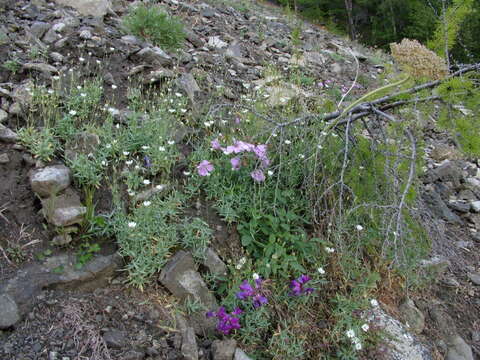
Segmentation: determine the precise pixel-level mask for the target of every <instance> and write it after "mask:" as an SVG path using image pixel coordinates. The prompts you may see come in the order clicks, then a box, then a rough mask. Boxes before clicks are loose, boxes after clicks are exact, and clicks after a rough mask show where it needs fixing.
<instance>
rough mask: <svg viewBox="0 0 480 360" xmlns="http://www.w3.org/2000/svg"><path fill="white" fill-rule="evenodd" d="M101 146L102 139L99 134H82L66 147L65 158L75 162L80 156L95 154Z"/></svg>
mask: <svg viewBox="0 0 480 360" xmlns="http://www.w3.org/2000/svg"><path fill="white" fill-rule="evenodd" d="M99 145H100V138H99V137H98V135H97V134H92V133H88V132H85V131H84V132H82V133H80V134H78V135H77V136H76V137H75V139H74V140H73V141H71V142H69V143H68V144H67V145H66V146H65V157H66V158H67V159H68V160H70V161H73V160H75V159H76V158H77V156H78V154H84V155H89V154H93V153H95V151H96V150H97V148H98V146H99Z"/></svg>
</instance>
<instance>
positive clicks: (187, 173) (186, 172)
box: [183, 171, 191, 176]
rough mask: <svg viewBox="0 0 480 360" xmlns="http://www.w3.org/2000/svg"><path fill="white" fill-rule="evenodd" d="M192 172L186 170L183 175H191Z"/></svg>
mask: <svg viewBox="0 0 480 360" xmlns="http://www.w3.org/2000/svg"><path fill="white" fill-rule="evenodd" d="M190 174H191V172H190V171H184V172H183V175H185V176H190Z"/></svg>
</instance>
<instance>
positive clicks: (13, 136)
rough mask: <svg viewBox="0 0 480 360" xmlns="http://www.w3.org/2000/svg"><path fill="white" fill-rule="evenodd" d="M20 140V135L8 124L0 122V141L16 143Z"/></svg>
mask: <svg viewBox="0 0 480 360" xmlns="http://www.w3.org/2000/svg"><path fill="white" fill-rule="evenodd" d="M17 140H18V135H17V133H16V132H13V131H12V130H10V129H9V128H7V127H6V126H4V125H2V124H0V141H1V142H5V143H14V142H16V141H17Z"/></svg>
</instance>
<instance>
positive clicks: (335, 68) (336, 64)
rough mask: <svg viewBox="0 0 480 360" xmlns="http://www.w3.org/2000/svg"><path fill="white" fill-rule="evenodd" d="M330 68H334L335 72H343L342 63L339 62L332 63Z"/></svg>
mask: <svg viewBox="0 0 480 360" xmlns="http://www.w3.org/2000/svg"><path fill="white" fill-rule="evenodd" d="M330 69H331V70H332V72H334V73H335V74H341V73H342V72H343V68H342V65H340V64H338V63H333V64H332V65H330Z"/></svg>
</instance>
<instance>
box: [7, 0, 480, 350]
mask: <svg viewBox="0 0 480 360" xmlns="http://www.w3.org/2000/svg"><path fill="white" fill-rule="evenodd" d="M158 3H159V4H160V5H161V6H162V9H164V10H165V11H167V12H168V13H169V14H171V15H172V16H175V17H177V18H178V19H179V21H181V22H182V23H183V24H184V38H185V40H184V41H182V42H181V44H180V46H179V49H177V50H171V49H167V48H166V47H165V46H164V47H162V46H160V45H159V44H156V43H154V41H153V40H152V38H151V37H148V36H146V37H143V38H142V36H141V35H142V34H136V35H134V34H133V33H132V31H130V30H129V29H128V28H127V27H126V25H125V20H124V19H125V17H126V16H128V14H131V13H132V9H133V8H135V6H138V5H140V2H135V3H133V2H129V1H114V2H109V1H107V0H88V1H87V0H77V1H70V0H55V1H53V2H48V1H44V0H32V1H21V0H20V1H13V0H0V50H1V51H0V64H1V66H0V358H2V359H49V360H53V359H62V360H66V359H87V358H88V359H124V360H127V359H189V360H197V359H205V360H207V359H212V360H223V359H225V360H227V359H228V360H231V359H235V360H248V359H292V358H294V357H295V358H299V359H323V358H325V359H330V358H339V359H347V358H348V359H350V358H360V359H405V360H407V359H408V360H410V359H412V360H413V359H442V358H446V359H449V360H464V359H465V360H470V359H475V358H480V317H479V314H480V302H479V293H480V292H479V286H480V272H479V267H478V266H479V260H480V259H479V255H478V247H479V244H480V171H479V166H480V163H479V162H478V159H472V158H471V157H470V158H469V157H467V156H465V155H463V154H462V153H461V152H460V151H459V150H458V149H457V145H458V144H456V143H455V141H454V140H453V139H452V137H451V136H450V135H448V134H447V133H446V132H445V131H442V130H439V128H438V126H437V116H438V112H440V110H439V107H437V105H435V107H433V105H432V109H431V110H432V112H431V116H427V115H426V113H425V112H422V111H421V110H422V109H421V108H420V107H419V108H418V109H417V107H416V104H415V108H414V109H413V110H412V109H411V108H410V109H407V110H405V113H404V115H402V111H403V109H402V110H400V111H399V112H398V113H395V116H399V117H402V116H404V118H405V119H408V120H409V121H413V122H414V124H415V125H414V126H411V127H408V128H406V131H405V129H400V130H399V129H398V128H394V127H392V128H390V127H389V126H390V125H388V124H387V123H392V121H386V120H385V118H384V119H383V120H379V117H381V116H382V114H383V113H382V111H384V110H383V109H382V110H378V109H377V112H379V113H377V114H376V115H375V116H374V115H371V116H369V117H367V118H365V119H363V120H362V121H358V122H355V124H353V121H354V120H352V117H350V120H348V117H347V118H345V119H346V120H342V121H343V123H334V121H333V120H332V121H330V122H329V121H323V120H321V119H320V120H319V119H318V116H320V115H324V114H334V113H335V111H337V110H339V109H340V112H339V113H338V114H337V115H336V117H338V116H339V115H340V116H342V115H343V113H342V112H341V109H345V108H346V107H348V106H350V105H351V106H353V105H355V104H356V103H355V101H356V100H357V99H359V98H360V99H362V98H361V97H362V96H363V95H365V94H367V93H368V92H370V91H372V90H373V89H376V88H378V87H382V86H383V87H385V88H386V89H388V87H389V86H391V85H390V84H393V83H395V82H396V81H398V72H397V70H396V68H395V66H394V65H393V62H392V60H391V59H390V58H389V57H388V56H387V55H385V54H382V53H380V52H375V51H373V50H371V49H366V48H362V47H361V46H359V45H358V44H352V43H349V42H347V41H346V40H345V39H343V38H341V37H338V36H335V35H333V34H331V33H329V32H328V31H326V30H325V29H323V28H321V27H318V26H315V25H312V24H309V23H306V22H303V21H302V20H300V19H297V18H295V17H294V16H293V15H292V14H285V13H284V12H283V11H282V10H281V9H280V8H277V7H273V6H271V5H268V4H262V3H258V2H250V1H234V0H231V1H227V0H225V1H212V2H200V1H193V0H192V1H189V0H169V1H158ZM172 29H173V27H172ZM172 32H173V30H172ZM144 35H145V34H144ZM392 86H393V85H392ZM369 101H373V99H372V100H369ZM457 110H458V111H461V112H466V113H467V114H466V115H465V116H470V115H469V114H468V109H465V108H463V107H459V109H457ZM429 111H430V110H429ZM407 113H408V114H407ZM379 114H380V115H379ZM334 118H335V117H333V116H332V117H331V118H329V119H330V120H331V119H334ZM386 118H387V120H388V117H386ZM340 119H341V118H340ZM412 119H413V120H412ZM406 121H407V120H405V122H406ZM360 122H362V124H360V125H358V126H357V123H360ZM340 125H341V126H340ZM419 128H421V131H420V130H418V129H419ZM395 131H399V132H395ZM412 133H414V135H415V136H419V134H421V135H420V136H419V138H418V139H416V140H414V141H410V140H411V139H412V138H413V136H410V135H411V134H412ZM399 134H400V135H399ZM404 134H407V135H405V136H406V139H407V140H408V141H406V142H401V140H400V137H403V136H404ZM379 139H380V140H379ZM396 141H398V143H396ZM292 143H293V144H292ZM392 144H399V145H398V148H393V149H394V150H392V148H391V147H390V146H391V145H392ZM405 144H407V145H405ZM408 144H410V145H408ZM290 145H292V146H291V147H289V146H290ZM382 146H385V147H382ZM286 147H287V150H285V148H286ZM349 147H350V148H349ZM352 147H353V149H354V150H353V151H351V149H352ZM412 149H413V150H412ZM374 150H378V154H379V155H378V156H377V155H372V154H376V153H375V151H374ZM349 151H351V152H349ZM392 152H395V154H394V155H391V153H392ZM232 154H234V155H238V156H235V157H232V158H230V159H228V158H226V157H225V156H231V155H232ZM351 154H355V155H351ZM347 155H348V156H347ZM382 156H385V158H383V157H382ZM385 159H390V160H392V159H393V160H392V161H391V162H390V160H385ZM405 159H406V160H405ZM407 160H408V161H409V162H405V163H404V161H407ZM410 160H411V161H410ZM412 164H417V165H419V168H421V169H419V168H415V165H412ZM384 165H385V169H386V170H385V172H384V171H383V166H384ZM222 166H223V170H222ZM409 166H410V168H409ZM350 167H351V168H354V167H355V169H356V170H355V171H356V172H352V173H350V172H348V170H347V168H350ZM422 167H423V168H422ZM247 169H248V170H247ZM405 169H407V170H410V172H409V171H405ZM227 170H228V171H227ZM251 170H252V171H251ZM387 170H388V171H387ZM420 170H421V171H420ZM221 171H223V172H221ZM250 171H251V172H250ZM377 171H378V172H377ZM390 171H391V172H390ZM409 173H410V176H409ZM417 173H418V174H419V175H418V178H415V179H412V176H413V175H412V174H417ZM217 174H219V175H217ZM231 174H234V175H231ZM277 174H278V177H277ZM319 174H320V175H319ZM383 174H387V175H388V176H386V178H385V179H384V178H383ZM242 176H243V178H242ZM364 180H365V181H364ZM356 181H357V182H356ZM382 181H383V182H382ZM337 184H340V186H339V187H338V189H339V190H338V193H337V192H336V191H337V190H336V187H337ZM405 184H406V185H405ZM262 186H263V187H262ZM388 186H392V187H388ZM410 187H411V188H412V189H413V188H414V189H415V191H413V190H412V192H411V193H410V192H409V191H410V190H409V189H410ZM332 189H333V190H332ZM392 189H393V190H392ZM381 191H385V192H384V193H381ZM369 192H370V193H369ZM362 193H363V196H364V197H363V198H362ZM402 193H403V194H404V195H403V196H402ZM320 194H323V195H321V196H320ZM336 196H338V198H336ZM376 196H378V198H377V197H376ZM410 197H411V198H412V199H411V201H412V202H409V201H410ZM339 199H340V200H339ZM357 199H360V202H361V204H362V205H361V206H358V203H356V201H357ZM362 199H365V200H362ZM370 199H372V201H377V199H378V201H377V202H376V203H375V204H374V206H372V207H371V208H372V209H382V211H384V212H383V213H381V215H380V218H381V219H383V220H382V221H380V220H378V219H377V218H376V216H378V214H377V213H375V211H374V210H372V211H371V212H366V213H361V214H357V213H355V212H356V211H357V209H358V208H360V207H363V206H364V205H365V204H367V203H368V201H369V200H370ZM384 200H385V201H386V202H388V201H390V200H391V201H392V202H393V203H394V206H393V205H391V204H390V203H383V202H382V201H384ZM252 204H253V205H252ZM364 207H366V208H368V207H369V206H366V205H365V206H364ZM247 209H248V210H247ZM407 210H408V214H407V212H406V211H407ZM269 211H272V212H271V213H269ZM349 214H354V215H352V218H349V216H350V215H349ZM344 218H345V219H346V220H345V222H343V219H344ZM387 218H388V219H390V218H391V219H395V224H394V220H390V223H388V221H387V220H386V219H387ZM338 219H342V222H340V220H338ZM372 224H375V226H374V225H372ZM412 224H414V225H412ZM417 225H419V226H420V228H421V230H418V229H419V227H417ZM394 226H395V227H394ZM375 227H378V229H377V228H375ZM333 234H337V235H338V236H337V235H333ZM392 234H393V235H392ZM390 237H391V238H390ZM379 239H380V240H379ZM425 239H427V240H425ZM400 243H402V244H406V245H405V249H404V248H402V250H401V251H399V252H398V253H397V252H395V253H394V255H392V256H390V255H389V254H390V253H389V251H390V249H391V248H392V249H393V248H395V251H396V250H397V244H400ZM352 244H353V245H352ZM355 244H357V245H355ZM360 244H361V245H360ZM392 244H394V246H393V245H392ZM417 246H418V247H417ZM398 247H399V248H400V247H401V245H399V246H398ZM360 249H362V250H360ZM353 254H354V255H353ZM384 255H385V257H383V256H384ZM389 256H390V257H389ZM354 257H356V259H357V260H358V261H352V262H351V263H350V260H348V259H353V258H354ZM399 259H400V260H399ZM409 259H411V260H412V262H413V259H415V264H414V265H411V266H412V267H411V268H408V266H407V265H406V264H407V263H409ZM277 260H278V261H277ZM397 260H398V262H397ZM417 261H418V262H417ZM353 263H355V264H353ZM400 263H401V266H400V265H399V264H400ZM397 265H399V266H398V269H396V268H395V269H394V270H392V269H393V268H394V267H395V266H397ZM405 268H408V269H407V270H405ZM402 271H404V272H402ZM306 274H309V275H306ZM412 274H416V275H417V276H413V275H412ZM252 277H253V282H252V281H250V282H249V279H251V278H252ZM245 279H247V280H245ZM307 283H309V285H307ZM251 284H253V285H251ZM285 284H286V285H285ZM307 286H308V287H307ZM310 286H311V287H310ZM238 290H241V291H240V292H238ZM250 299H251V301H252V304H250V303H248V301H250ZM221 305H222V307H220V306H221ZM225 309H226V310H225ZM207 311H208V312H209V316H205V313H206V312H207ZM247 354H248V355H247Z"/></svg>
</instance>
